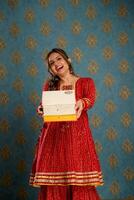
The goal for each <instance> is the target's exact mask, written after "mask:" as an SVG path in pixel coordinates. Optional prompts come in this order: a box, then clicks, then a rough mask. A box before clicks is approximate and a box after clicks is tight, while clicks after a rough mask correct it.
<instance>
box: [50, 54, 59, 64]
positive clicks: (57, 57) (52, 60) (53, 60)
mask: <svg viewBox="0 0 134 200" xmlns="http://www.w3.org/2000/svg"><path fill="white" fill-rule="evenodd" d="M59 56H61V55H58V56H56V57H55V58H58V57H59ZM53 61H54V60H53V59H52V60H49V63H50V62H53Z"/></svg>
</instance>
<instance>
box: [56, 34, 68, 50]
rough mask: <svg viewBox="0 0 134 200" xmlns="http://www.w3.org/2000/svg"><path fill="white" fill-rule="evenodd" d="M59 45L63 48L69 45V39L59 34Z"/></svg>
mask: <svg viewBox="0 0 134 200" xmlns="http://www.w3.org/2000/svg"><path fill="white" fill-rule="evenodd" d="M57 46H58V47H59V48H63V49H64V48H65V47H66V46H67V40H66V39H65V37H64V36H59V37H58V38H57Z"/></svg>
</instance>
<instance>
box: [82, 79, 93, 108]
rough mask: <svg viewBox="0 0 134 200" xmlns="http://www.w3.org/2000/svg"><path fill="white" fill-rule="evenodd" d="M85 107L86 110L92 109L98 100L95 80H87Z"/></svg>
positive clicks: (84, 90) (84, 97)
mask: <svg viewBox="0 0 134 200" xmlns="http://www.w3.org/2000/svg"><path fill="white" fill-rule="evenodd" d="M83 87H84V88H83V98H82V102H83V106H84V110H87V109H90V108H92V107H93V105H94V103H95V99H96V89H95V84H94V81H93V79H91V78H86V80H85V84H84V86H83Z"/></svg>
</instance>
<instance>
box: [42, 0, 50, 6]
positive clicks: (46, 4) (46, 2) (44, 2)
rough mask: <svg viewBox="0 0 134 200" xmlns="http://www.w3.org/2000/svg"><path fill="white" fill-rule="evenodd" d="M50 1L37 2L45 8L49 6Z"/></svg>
mask: <svg viewBox="0 0 134 200" xmlns="http://www.w3.org/2000/svg"><path fill="white" fill-rule="evenodd" d="M49 2H50V0H39V3H40V5H41V6H42V7H47V6H48V5H49Z"/></svg>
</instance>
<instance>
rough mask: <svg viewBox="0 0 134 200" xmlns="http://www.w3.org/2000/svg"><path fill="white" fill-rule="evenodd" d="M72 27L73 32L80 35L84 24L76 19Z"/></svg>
mask: <svg viewBox="0 0 134 200" xmlns="http://www.w3.org/2000/svg"><path fill="white" fill-rule="evenodd" d="M71 29H72V32H73V34H76V35H78V34H79V33H80V32H81V29H82V26H81V24H80V22H79V21H74V22H73V23H72V27H71Z"/></svg>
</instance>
